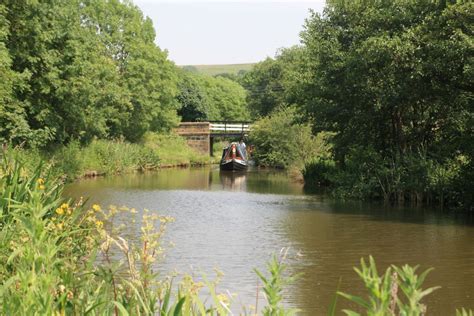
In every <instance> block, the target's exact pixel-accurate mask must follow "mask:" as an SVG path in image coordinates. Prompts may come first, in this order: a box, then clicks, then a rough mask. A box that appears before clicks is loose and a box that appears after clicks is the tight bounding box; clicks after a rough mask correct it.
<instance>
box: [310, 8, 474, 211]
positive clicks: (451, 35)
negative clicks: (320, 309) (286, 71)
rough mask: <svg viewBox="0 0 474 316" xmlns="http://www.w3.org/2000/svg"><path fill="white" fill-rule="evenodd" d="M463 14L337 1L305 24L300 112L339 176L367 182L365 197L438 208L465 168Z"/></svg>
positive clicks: (468, 153)
mask: <svg viewBox="0 0 474 316" xmlns="http://www.w3.org/2000/svg"><path fill="white" fill-rule="evenodd" d="M473 12H474V5H473V3H472V2H470V1H441V2H439V1H431V0H424V1H402V0H400V1H398V0H397V1H375V0H370V1H359V0H358V1H342V0H341V1H339V0H338V1H331V2H329V3H328V5H327V7H326V9H325V11H324V13H323V14H322V15H320V14H318V13H314V12H313V13H312V14H311V17H310V18H309V19H308V20H307V22H306V25H305V30H304V31H303V32H302V40H303V43H304V44H305V46H306V48H307V52H308V58H307V69H308V74H309V77H308V78H306V81H305V83H304V86H305V87H304V90H303V91H305V94H306V101H305V108H306V110H307V112H308V114H309V116H311V117H313V118H314V125H313V126H314V127H315V131H316V132H317V131H332V132H335V133H336V134H335V137H334V151H335V159H336V161H337V162H338V163H339V165H340V167H341V168H342V170H345V171H346V172H347V173H349V169H351V168H352V169H353V173H354V174H353V176H354V177H357V178H358V179H359V180H360V182H361V183H362V182H363V181H366V180H367V179H372V180H371V183H372V184H374V186H375V187H371V188H370V189H369V190H367V191H368V192H373V191H378V193H377V194H378V195H381V191H384V196H388V197H390V198H396V199H397V200H399V201H403V200H404V199H405V198H406V197H407V196H411V198H410V199H412V200H413V198H412V197H413V196H416V200H420V199H422V198H420V196H423V195H425V198H426V199H430V198H429V197H428V196H429V195H431V194H434V195H438V198H439V199H440V201H441V203H443V202H442V201H443V200H444V199H443V196H444V191H445V190H446V188H447V187H448V186H449V183H450V182H451V181H452V180H453V178H454V177H455V176H453V175H455V174H456V172H459V170H462V169H464V168H465V167H466V166H468V165H469V164H471V163H472V146H469V145H466V144H468V143H470V144H472V143H473V137H472V136H473V134H472V118H473V108H472V106H473V104H472V98H473V94H472V89H470V87H472V85H473V82H472V80H473V78H474V76H473V73H472V69H473V57H472V35H473V33H472V18H473ZM470 148H471V149H470ZM364 152H365V153H366V154H365V155H364V154H363V153H364ZM368 153H372V154H370V155H369V154H368ZM357 157H359V158H360V157H366V158H367V159H368V160H367V161H363V160H361V159H359V158H357ZM347 160H350V161H349V162H350V165H351V166H352V167H350V166H346V161H347ZM374 161H375V163H374ZM366 162H368V164H367V163H366ZM369 165H370V166H371V167H370V168H366V167H364V166H369ZM456 170H457V171H456ZM350 172H352V171H350ZM364 179H365V180H364ZM440 183H442V184H443V185H440ZM365 185H366V186H367V181H366V183H365ZM351 186H352V187H355V186H356V184H354V183H353V182H352V184H351ZM442 187H444V188H442ZM387 188H388V189H387ZM385 189H387V190H388V191H386V190H385ZM436 190H439V191H436ZM387 192H388V193H387Z"/></svg>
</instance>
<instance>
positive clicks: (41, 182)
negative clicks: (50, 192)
mask: <svg viewBox="0 0 474 316" xmlns="http://www.w3.org/2000/svg"><path fill="white" fill-rule="evenodd" d="M36 182H37V183H38V184H39V185H42V184H44V179H43V178H38V180H36Z"/></svg>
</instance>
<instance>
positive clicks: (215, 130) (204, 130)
mask: <svg viewBox="0 0 474 316" xmlns="http://www.w3.org/2000/svg"><path fill="white" fill-rule="evenodd" d="M250 129H251V125H250V122H229V121H228V122H215V121H213V122H182V123H180V124H179V127H178V128H177V129H176V133H177V134H178V135H180V136H183V137H184V138H186V142H187V143H188V145H189V146H190V147H192V148H194V149H196V150H197V151H199V152H201V153H203V154H207V153H210V154H211V155H212V146H213V142H214V138H217V137H240V136H244V135H247V134H248V132H249V131H250Z"/></svg>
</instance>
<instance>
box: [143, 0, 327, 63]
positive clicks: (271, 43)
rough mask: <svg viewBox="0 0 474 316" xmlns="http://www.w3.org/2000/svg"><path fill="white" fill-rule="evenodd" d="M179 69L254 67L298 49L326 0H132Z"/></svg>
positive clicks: (159, 43) (158, 42)
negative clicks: (309, 21)
mask: <svg viewBox="0 0 474 316" xmlns="http://www.w3.org/2000/svg"><path fill="white" fill-rule="evenodd" d="M134 3H135V4H136V5H138V7H140V9H141V10H142V11H143V13H144V14H145V15H146V16H149V17H150V18H151V19H152V20H153V23H154V26H155V30H156V31H157V38H156V43H157V44H158V45H159V46H160V47H161V48H163V49H166V50H168V54H169V58H170V59H171V60H173V61H174V62H175V63H176V64H177V65H203V64H239V63H254V62H258V61H261V60H263V59H265V58H266V57H274V56H275V53H276V51H277V50H278V49H279V48H282V47H289V46H292V45H297V44H299V42H300V38H299V33H300V32H301V31H302V30H303V24H304V21H305V18H307V17H308V16H309V9H310V8H312V9H314V10H315V11H318V12H321V11H322V8H323V6H324V0H305V1H303V0H296V1H288V0H286V1H282V0H279V1H275V0H240V1H236V0H207V1H206V2H203V1H201V0H198V1H191V0H173V1H170V0H134Z"/></svg>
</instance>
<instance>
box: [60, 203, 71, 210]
mask: <svg viewBox="0 0 474 316" xmlns="http://www.w3.org/2000/svg"><path fill="white" fill-rule="evenodd" d="M61 208H62V209H64V210H67V209H68V208H69V204H67V203H63V204H61Z"/></svg>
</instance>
